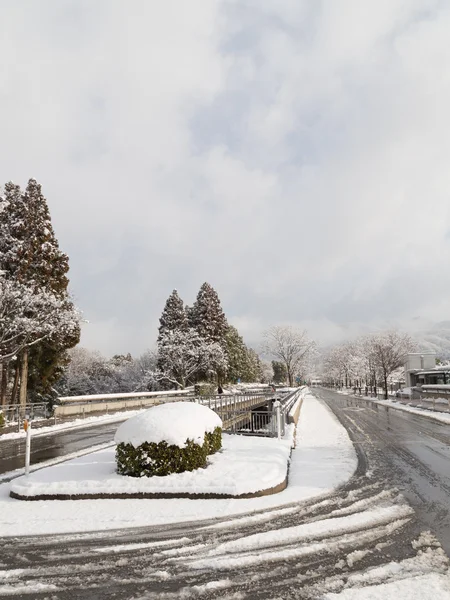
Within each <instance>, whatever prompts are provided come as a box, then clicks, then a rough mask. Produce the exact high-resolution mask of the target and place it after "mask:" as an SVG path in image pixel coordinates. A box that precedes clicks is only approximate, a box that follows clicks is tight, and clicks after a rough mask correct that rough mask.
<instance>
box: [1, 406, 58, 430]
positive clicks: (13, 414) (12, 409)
mask: <svg viewBox="0 0 450 600" xmlns="http://www.w3.org/2000/svg"><path fill="white" fill-rule="evenodd" d="M0 412H2V413H3V417H4V419H5V427H8V426H14V425H16V424H17V427H18V429H19V431H20V429H21V426H22V424H23V422H24V420H25V418H28V419H31V420H33V419H49V418H50V417H51V416H52V411H51V410H50V409H49V408H48V404H47V403H45V402H40V403H36V404H23V405H21V404H6V405H4V406H1V407H0Z"/></svg>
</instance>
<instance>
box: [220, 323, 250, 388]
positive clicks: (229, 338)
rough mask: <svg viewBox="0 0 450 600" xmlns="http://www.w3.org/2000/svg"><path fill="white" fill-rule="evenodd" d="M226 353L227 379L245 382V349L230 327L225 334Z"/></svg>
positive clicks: (233, 329)
mask: <svg viewBox="0 0 450 600" xmlns="http://www.w3.org/2000/svg"><path fill="white" fill-rule="evenodd" d="M225 340H226V352H227V357H228V371H227V379H228V381H232V382H233V383H236V382H237V380H238V379H241V380H242V381H246V375H247V366H248V365H247V362H248V361H247V359H248V357H247V348H246V346H245V344H244V340H243V339H242V337H241V336H240V335H239V332H238V330H237V329H236V327H233V325H230V326H229V327H228V329H227V332H226V334H225Z"/></svg>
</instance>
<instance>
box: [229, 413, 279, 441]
mask: <svg viewBox="0 0 450 600" xmlns="http://www.w3.org/2000/svg"><path fill="white" fill-rule="evenodd" d="M221 418H222V422H223V431H224V432H225V433H234V434H241V435H257V436H263V437H277V436H278V424H277V411H276V410H260V411H259V410H258V411H256V410H246V411H245V410H244V411H239V410H236V411H229V412H228V413H225V414H223V415H222V417H221ZM284 423H285V422H284V419H282V423H281V432H280V435H281V436H283V435H284V431H285V428H284Z"/></svg>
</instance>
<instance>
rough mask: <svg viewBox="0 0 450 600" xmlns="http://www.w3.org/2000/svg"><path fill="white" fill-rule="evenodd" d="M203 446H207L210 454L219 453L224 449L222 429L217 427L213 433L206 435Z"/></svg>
mask: <svg viewBox="0 0 450 600" xmlns="http://www.w3.org/2000/svg"><path fill="white" fill-rule="evenodd" d="M203 446H207V453H208V454H214V453H215V452H218V451H219V450H220V449H221V448H222V429H221V428H220V427H216V428H215V429H214V431H213V432H212V433H205V442H204V444H203Z"/></svg>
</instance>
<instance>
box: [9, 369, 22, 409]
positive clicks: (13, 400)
mask: <svg viewBox="0 0 450 600" xmlns="http://www.w3.org/2000/svg"><path fill="white" fill-rule="evenodd" d="M19 373H20V361H19V359H17V360H16V364H15V365H14V383H13V387H12V392H11V404H15V403H16V398H17V390H18V389H19Z"/></svg>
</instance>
